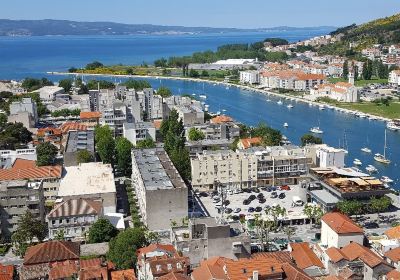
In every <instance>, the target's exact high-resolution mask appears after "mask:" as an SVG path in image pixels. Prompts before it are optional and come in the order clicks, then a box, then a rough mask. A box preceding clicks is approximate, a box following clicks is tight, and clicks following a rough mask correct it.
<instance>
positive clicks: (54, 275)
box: [49, 261, 79, 280]
mask: <svg viewBox="0 0 400 280" xmlns="http://www.w3.org/2000/svg"><path fill="white" fill-rule="evenodd" d="M78 271H79V268H78V264H77V263H76V262H75V261H67V262H63V263H56V264H54V265H53V267H52V268H51V269H50V272H49V279H50V280H53V279H54V280H55V279H64V278H68V277H72V276H73V275H74V274H78Z"/></svg>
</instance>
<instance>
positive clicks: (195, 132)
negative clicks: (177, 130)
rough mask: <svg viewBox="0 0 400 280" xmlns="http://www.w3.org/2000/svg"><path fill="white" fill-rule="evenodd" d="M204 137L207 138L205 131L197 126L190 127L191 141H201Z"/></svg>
mask: <svg viewBox="0 0 400 280" xmlns="http://www.w3.org/2000/svg"><path fill="white" fill-rule="evenodd" d="M204 138H206V136H205V135H204V133H203V132H202V131H201V130H199V129H197V128H195V127H192V128H190V129H189V140H190V141H200V140H203V139H204Z"/></svg>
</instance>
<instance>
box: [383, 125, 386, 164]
mask: <svg viewBox="0 0 400 280" xmlns="http://www.w3.org/2000/svg"><path fill="white" fill-rule="evenodd" d="M383 158H385V159H386V129H385V145H384V147H383Z"/></svg>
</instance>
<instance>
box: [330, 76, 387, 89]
mask: <svg viewBox="0 0 400 280" xmlns="http://www.w3.org/2000/svg"><path fill="white" fill-rule="evenodd" d="M328 81H329V82H330V83H337V82H347V80H345V79H343V78H329V79H328ZM387 83H388V79H378V78H373V79H371V80H357V81H356V82H355V84H356V86H357V87H363V86H367V85H370V84H387Z"/></svg>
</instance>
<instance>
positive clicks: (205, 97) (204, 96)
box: [199, 95, 207, 99]
mask: <svg viewBox="0 0 400 280" xmlns="http://www.w3.org/2000/svg"><path fill="white" fill-rule="evenodd" d="M199 97H200V98H202V99H207V95H199Z"/></svg>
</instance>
